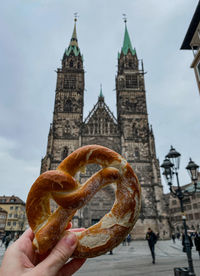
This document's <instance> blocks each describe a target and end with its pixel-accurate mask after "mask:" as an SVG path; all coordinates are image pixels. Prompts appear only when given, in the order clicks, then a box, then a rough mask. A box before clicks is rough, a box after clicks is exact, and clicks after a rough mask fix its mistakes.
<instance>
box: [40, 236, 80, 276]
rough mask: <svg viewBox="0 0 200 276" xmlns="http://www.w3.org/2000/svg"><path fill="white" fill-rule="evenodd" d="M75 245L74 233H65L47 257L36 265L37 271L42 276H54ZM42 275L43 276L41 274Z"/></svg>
mask: <svg viewBox="0 0 200 276" xmlns="http://www.w3.org/2000/svg"><path fill="white" fill-rule="evenodd" d="M76 245H77V238H76V236H75V234H74V233H72V232H69V231H68V232H67V233H66V234H65V236H64V237H63V238H62V239H61V240H60V241H59V242H58V243H57V245H56V246H55V247H54V248H53V250H52V251H51V253H50V254H49V256H48V257H47V258H46V259H45V260H44V261H43V262H41V263H40V264H39V265H38V269H39V271H40V272H41V271H42V272H44V275H48V276H54V275H56V274H57V272H58V271H59V270H60V269H61V267H63V265H64V264H65V263H66V262H67V260H68V259H69V258H70V256H71V255H72V253H73V252H74V249H75V248H76ZM42 275H43V274H42Z"/></svg>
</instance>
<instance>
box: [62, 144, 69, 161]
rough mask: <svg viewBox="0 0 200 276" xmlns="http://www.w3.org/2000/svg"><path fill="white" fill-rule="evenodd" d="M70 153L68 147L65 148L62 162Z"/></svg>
mask: <svg viewBox="0 0 200 276" xmlns="http://www.w3.org/2000/svg"><path fill="white" fill-rule="evenodd" d="M68 152H69V150H68V147H64V149H63V152H62V160H63V159H65V157H67V155H68Z"/></svg>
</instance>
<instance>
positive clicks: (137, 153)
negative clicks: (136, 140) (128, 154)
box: [135, 147, 140, 159]
mask: <svg viewBox="0 0 200 276" xmlns="http://www.w3.org/2000/svg"><path fill="white" fill-rule="evenodd" d="M135 158H137V159H139V158H140V152H139V148H138V147H136V148H135Z"/></svg>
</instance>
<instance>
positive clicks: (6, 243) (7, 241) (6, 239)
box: [5, 235, 11, 249]
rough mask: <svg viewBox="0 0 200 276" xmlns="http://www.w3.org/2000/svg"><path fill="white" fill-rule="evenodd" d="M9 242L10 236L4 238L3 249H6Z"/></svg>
mask: <svg viewBox="0 0 200 276" xmlns="http://www.w3.org/2000/svg"><path fill="white" fill-rule="evenodd" d="M10 241H11V236H10V235H7V236H6V238H5V248H6V249H7V248H8V245H9V243H10Z"/></svg>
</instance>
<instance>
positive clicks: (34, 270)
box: [0, 228, 85, 276]
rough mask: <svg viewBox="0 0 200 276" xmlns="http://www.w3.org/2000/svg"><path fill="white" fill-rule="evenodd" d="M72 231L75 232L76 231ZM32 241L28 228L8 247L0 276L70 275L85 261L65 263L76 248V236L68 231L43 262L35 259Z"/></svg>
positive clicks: (31, 234)
mask: <svg viewBox="0 0 200 276" xmlns="http://www.w3.org/2000/svg"><path fill="white" fill-rule="evenodd" d="M80 230H82V229H78V232H80ZM72 231H74V232H77V229H73V230H72ZM33 239H34V233H33V232H32V230H31V229H30V228H29V229H28V230H26V231H25V232H24V234H23V235H22V236H21V237H20V238H19V239H18V240H17V241H16V242H14V243H13V244H12V245H11V246H9V248H8V249H7V251H6V254H5V255H4V258H3V261H2V264H1V267H0V275H1V276H2V275H3V276H13V275H26V276H38V275H48V276H58V275H72V274H74V273H75V272H76V271H77V270H78V269H79V268H80V267H81V266H82V265H83V263H84V262H85V259H80V258H77V259H73V260H71V261H69V262H68V263H66V262H67V261H68V260H69V258H70V257H71V255H72V254H73V252H74V250H75V248H76V246H77V238H76V235H75V234H73V233H72V232H70V231H67V232H66V233H65V235H64V236H63V237H62V239H61V240H60V241H59V242H58V243H57V245H56V246H55V247H54V248H53V250H52V251H51V252H50V254H49V255H48V256H47V257H46V258H45V259H44V260H39V258H37V257H38V256H37V254H36V253H35V251H34V250H33V247H32V241H33Z"/></svg>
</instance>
